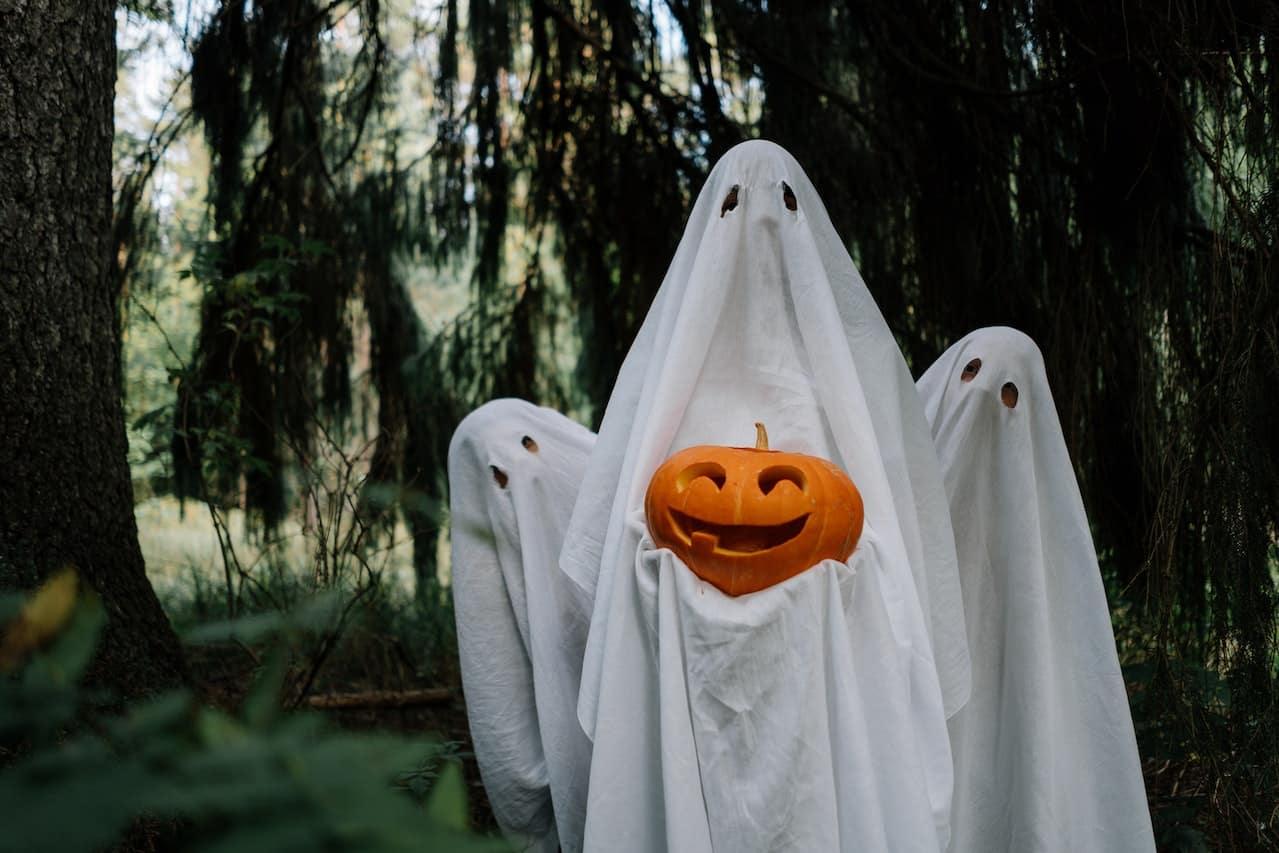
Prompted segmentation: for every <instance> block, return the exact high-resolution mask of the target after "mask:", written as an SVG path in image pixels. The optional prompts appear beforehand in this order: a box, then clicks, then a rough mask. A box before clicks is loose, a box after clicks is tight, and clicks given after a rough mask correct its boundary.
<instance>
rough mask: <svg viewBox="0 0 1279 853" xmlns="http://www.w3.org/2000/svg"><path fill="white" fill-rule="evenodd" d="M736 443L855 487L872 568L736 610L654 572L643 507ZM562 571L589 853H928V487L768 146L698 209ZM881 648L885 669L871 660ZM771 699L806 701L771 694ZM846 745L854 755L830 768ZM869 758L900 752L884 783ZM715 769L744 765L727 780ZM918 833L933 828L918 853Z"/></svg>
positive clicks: (873, 356) (931, 705) (938, 670)
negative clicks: (578, 673)
mask: <svg viewBox="0 0 1279 853" xmlns="http://www.w3.org/2000/svg"><path fill="white" fill-rule="evenodd" d="M734 187H735V188H736V191H735V192H732V191H733V188H734ZM788 188H789V189H790V190H792V191H793V198H794V203H795V207H796V209H794V210H791V209H789V208H790V205H789V204H788V197H787V189H788ZM730 193H731V194H732V197H731V198H730ZM734 202H735V204H734ZM755 421H763V422H764V423H765V424H766V426H767V428H768V431H769V435H770V437H771V439H772V446H773V447H774V448H775V449H778V450H784V451H791V452H803V453H810V454H813V455H817V456H821V457H823V458H826V459H829V460H831V461H833V462H835V464H837V465H839V466H841V467H842V468H844V470H845V471H847V472H848V473H849V475H850V476H851V477H852V478H853V480H854V482H855V483H856V484H857V486H858V488H859V490H860V491H861V493H862V497H863V499H864V501H865V505H866V527H867V530H868V532H873V534H872V536H871V539H870V541H873V549H872V548H871V545H870V544H869V542H868V544H867V545H866V547H865V549H862V548H859V550H858V552H857V553H855V554H854V557H853V559H852V561H850V562H851V563H853V564H856V563H857V561H858V560H862V561H864V562H869V563H870V564H872V566H873V568H872V569H867V568H864V567H863V568H861V569H860V570H858V571H857V572H856V577H855V578H853V577H846V576H845V575H847V573H848V571H849V570H848V568H847V567H843V568H841V567H840V566H839V565H838V564H823V565H822V566H821V567H818V568H817V569H814V570H812V571H810V572H807V573H805V574H803V575H800V576H798V577H796V578H793V579H792V580H791V581H788V582H787V583H786V584H782V585H780V586H778V587H775V588H773V589H769V590H764V591H763V592H761V593H756V594H755V595H752V596H744V597H739V598H736V599H732V598H728V597H725V596H722V595H720V594H719V593H718V591H717V590H715V589H714V588H713V587H710V586H709V585H707V584H705V583H703V582H701V581H698V580H697V579H696V578H693V577H692V576H691V575H690V574H689V573H688V571H687V569H686V568H685V567H684V566H682V565H680V564H679V563H678V560H677V559H676V558H675V557H674V556H673V555H670V554H669V553H668V552H656V553H653V552H651V551H650V548H651V546H649V545H647V544H646V543H645V541H644V538H645V537H644V526H643V524H642V507H643V500H644V492H645V489H646V487H647V485H648V481H649V479H650V477H651V476H652V474H653V471H654V470H655V469H656V468H657V466H658V465H660V464H661V462H662V461H663V460H664V459H665V458H666V457H667V456H669V455H670V454H671V453H673V452H675V451H678V450H680V449H683V448H685V447H689V446H693V445H698V444H719V445H737V446H750V445H751V444H752V443H753V441H752V439H753V433H754V428H753V424H754V422H755ZM561 566H562V567H563V569H564V571H565V572H566V574H567V575H568V576H569V577H570V578H572V579H573V581H575V582H576V583H577V584H578V585H579V586H580V588H581V589H582V590H583V593H584V595H585V597H586V598H587V600H590V599H592V598H593V600H594V605H593V606H594V609H593V615H592V618H591V625H590V634H589V637H588V641H587V646H586V654H585V660H584V664H583V671H582V689H581V696H580V701H579V705H578V713H579V716H580V719H581V721H582V724H583V726H584V728H585V729H586V731H587V732H588V734H590V735H591V736H592V738H593V739H594V758H593V761H592V768H591V786H590V802H589V808H588V824H587V836H586V846H587V849H588V850H638V851H650V850H651V851H658V850H667V849H669V850H680V851H685V850H699V849H705V850H709V849H716V850H725V851H727V850H741V849H773V850H779V849H794V850H805V849H815V848H813V847H811V846H808V845H809V842H810V841H814V840H816V839H820V840H821V841H822V843H826V842H831V843H833V844H834V846H832V847H829V848H824V849H832V850H836V849H857V848H856V845H858V844H863V845H864V844H870V845H871V846H870V847H862V848H860V849H875V848H876V845H875V844H873V843H872V842H871V840H870V839H872V838H873V835H868V834H867V833H873V832H874V831H876V830H875V828H878V830H879V831H882V832H883V833H884V836H883V838H882V839H881V840H886V841H887V842H888V846H889V847H892V848H893V849H936V848H937V846H938V844H939V838H944V836H945V833H946V823H947V816H946V813H947V810H948V808H949V794H950V766H949V765H950V758H949V745H948V743H947V741H946V735H945V726H944V717H945V714H946V713H948V712H949V713H953V712H954V710H955V709H957V708H958V707H959V706H961V705H962V704H963V702H964V700H965V698H966V695H967V690H968V683H969V673H968V658H967V648H966V644H965V639H964V625H963V613H962V607H961V602H960V590H959V584H958V577H957V573H956V564H955V555H954V544H953V539H952V536H951V532H950V523H949V514H948V512H947V508H946V503H945V494H944V491H943V488H942V483H941V477H940V471H939V469H938V467H937V463H936V457H935V455H934V450H933V446H932V442H931V440H930V437H929V434H928V429H927V423H926V421H925V420H924V417H923V412H922V410H921V408H920V404H919V399H918V397H917V395H916V394H915V390H914V387H913V384H912V383H911V380H910V375H909V373H908V371H907V369H906V366H905V363H904V362H903V360H902V358H901V355H900V353H899V351H898V350H897V347H896V345H895V343H894V341H893V338H892V335H891V334H890V333H889V331H888V328H887V326H886V324H885V323H884V320H883V318H882V316H881V315H880V313H879V310H878V309H877V308H876V306H875V304H874V301H873V300H872V299H871V297H870V294H869V292H868V291H867V289H866V286H865V284H864V283H863V282H862V280H861V277H860V276H859V275H858V274H857V271H856V269H855V268H854V266H853V263H852V260H851V259H850V258H849V256H848V253H847V251H846V250H845V249H844V247H843V244H842V243H841V242H840V240H839V238H838V236H837V235H836V234H835V232H834V229H833V228H832V226H831V224H830V220H829V218H828V217H827V215H826V212H825V210H824V208H823V207H822V204H821V201H820V199H819V198H818V197H817V194H816V191H815V190H814V189H813V187H812V185H811V183H810V182H809V181H808V179H807V177H806V176H805V175H804V173H803V171H802V170H801V169H800V167H799V166H798V164H797V163H796V162H795V161H794V159H793V158H792V157H791V156H790V155H789V154H787V153H786V152H785V151H784V150H782V149H781V148H779V147H777V146H776V145H773V144H771V143H767V142H759V141H756V142H748V143H744V144H742V145H739V146H737V147H736V148H734V149H733V150H732V151H730V152H729V153H728V154H727V155H725V157H724V158H723V159H722V160H721V161H720V163H719V164H717V165H716V167H715V169H714V170H713V171H712V173H711V175H710V177H709V179H708V180H707V184H706V186H705V187H704V188H703V190H702V193H701V195H700V196H699V197H698V200H697V203H696V205H695V207H694V209H693V212H692V215H691V216H690V219H689V222H688V226H687V228H686V231H685V234H684V238H683V240H682V241H681V243H680V246H679V249H678V251H677V252H676V255H675V258H674V260H673V262H672V264H671V267H670V270H669V271H668V273H667V276H666V279H665V281H664V282H663V284H662V288H661V290H660V291H659V293H658V295H657V297H656V299H655V301H654V303H653V306H652V308H651V310H650V311H649V314H648V317H647V319H646V320H645V323H644V325H643V327H642V329H641V331H640V334H639V336H638V338H637V340H636V342H635V344H634V345H633V346H632V348H631V351H630V353H629V355H628V356H627V359H626V362H625V364H624V365H623V368H622V372H621V375H620V377H619V379H618V382H617V385H616V387H615V389H614V392H613V395H612V398H611V399H610V401H609V404H608V408H607V410H606V413H605V417H604V423H603V426H602V428H601V432H600V436H599V440H598V442H597V444H596V447H595V451H594V452H593V454H592V456H591V460H590V463H589V465H588V467H587V471H586V475H585V479H584V481H583V484H582V489H581V492H580V494H579V496H578V501H577V505H576V507H575V509H574V512H573V517H572V521H571V522H570V525H569V532H568V534H567V536H566V540H565V547H564V552H563V554H562V556H561ZM841 573H842V574H841ZM822 590H824V591H825V592H821V591H822ZM837 591H838V596H837V598H835V599H830V598H829V596H830V595H833V594H835V592H837ZM894 597H895V598H896V599H897V600H896V601H894V600H893V599H894ZM829 607H835V608H836V609H839V610H840V611H841V613H839V614H837V613H834V612H832V611H831V610H829V609H821V608H829ZM757 611H758V613H757ZM751 614H755V616H752V615H751ZM760 614H765V615H760ZM752 618H759V619H761V620H763V621H764V622H766V623H768V624H769V625H771V626H772V627H771V628H770V629H769V630H770V632H771V637H772V640H771V642H765V641H764V640H763V639H754V640H752V639H750V637H749V636H748V635H749V632H745V631H744V626H746V625H749V624H750V622H749V620H750V619H752ZM742 620H747V621H742ZM890 634H891V638H890ZM763 636H764V634H761V637H763ZM721 643H722V644H724V645H723V647H724V648H734V647H735V648H737V649H738V652H737V653H735V655H736V656H740V657H741V660H740V661H739V662H738V664H737V665H736V667H735V668H734V667H730V666H727V665H725V664H724V662H723V661H722V660H720V659H719V658H716V657H715V656H714V654H713V649H714V647H716V646H717V644H721ZM893 643H901V644H902V646H903V651H902V654H901V655H900V656H892V655H888V656H886V657H885V656H883V655H876V654H873V653H872V651H871V650H876V649H878V650H881V651H882V650H883V649H885V648H887V646H891V645H892V644H893ZM885 644H887V646H886V645H885ZM770 648H771V649H772V650H773V651H772V652H771V653H766V652H767V650H768V649H770ZM866 654H871V655H872V657H874V658H875V660H876V661H877V663H876V664H875V666H871V665H870V662H869V661H865V660H864V659H863V656H864V655H866ZM881 658H882V659H881ZM712 660H720V662H719V663H715V664H714V665H712V664H710V663H708V661H712ZM748 674H750V676H751V678H754V679H756V681H757V683H758V696H759V697H760V698H756V699H753V700H752V701H751V702H750V703H747V704H745V705H742V706H741V707H737V708H736V709H735V710H734V711H733V713H732V714H728V715H727V716H724V712H726V711H727V709H728V708H732V707H733V706H732V705H729V706H727V707H726V708H720V709H719V710H716V706H717V705H718V704H721V703H722V700H721V699H720V698H719V697H720V696H721V695H722V694H723V693H724V692H725V691H727V692H729V693H731V692H732V691H734V690H747V687H748V685H747V683H746V682H745V681H742V679H744V678H746V676H747V675H748ZM787 678H791V679H798V680H799V682H802V684H803V685H804V689H802V690H798V691H796V692H792V691H791V690H789V689H778V688H776V687H775V685H781V684H783V683H785V679H787ZM881 679H882V681H881ZM903 691H905V692H904V693H903ZM765 696H766V697H767V698H766V699H765V698H763V697H765ZM869 720H876V721H880V723H881V724H882V725H884V726H887V727H888V728H887V730H880V729H878V728H875V729H872V727H871V724H870V723H869V722H867V721H869ZM707 721H710V722H707ZM765 732H771V733H773V734H770V735H768V737H770V738H772V737H777V738H781V742H780V743H777V744H772V743H771V742H769V743H767V744H766V743H765V742H764V737H765V735H764V733H765ZM784 735H788V736H784ZM872 735H873V736H872ZM858 739H868V746H867V751H860V750H859V749H857V748H854V747H852V746H849V745H848V744H851V743H857V742H858ZM877 743H883V744H889V743H891V744H894V749H895V750H900V751H899V752H895V753H894V754H895V755H896V758H895V759H892V760H890V759H889V758H887V757H885V756H884V755H882V754H881V753H880V752H878V751H876V750H875V749H871V747H875V746H876V745H877ZM716 744H717V745H716ZM772 748H775V749H778V750H787V749H797V750H806V751H805V752H804V757H803V759H802V760H799V759H793V760H792V758H787V759H786V761H783V764H786V765H787V766H788V767H791V768H793V772H792V771H790V770H787V769H785V768H784V767H781V768H776V769H768V768H765V767H764V766H763V765H762V764H760V765H758V766H751V765H750V757H751V753H758V752H759V751H760V750H761V749H772ZM708 750H712V751H713V754H714V756H719V758H717V759H716V760H714V761H712V760H711V759H712V757H713V755H712V752H708ZM823 750H824V751H825V752H826V758H824V759H821V756H820V755H819V753H822V751H823ZM730 754H731V755H739V759H735V760H740V762H745V763H743V764H739V765H734V764H733V762H732V761H728V763H727V764H726V763H725V762H726V760H727V759H725V758H724V757H725V756H728V755H730ZM832 756H833V757H832ZM819 759H821V760H825V761H828V762H833V763H834V765H835V766H838V767H839V768H840V769H839V772H834V771H830V770H826V771H823V770H821V765H820V762H819ZM787 762H789V764H787ZM720 767H730V768H733V769H732V770H731V772H733V773H745V774H747V775H746V776H743V777H740V778H728V777H727V775H726V773H727V772H728V771H725V770H720V769H717V768H720ZM810 772H812V773H818V774H819V775H818V776H817V779H818V780H819V781H813V780H812V779H810V778H809V777H808V776H803V775H802V774H808V773H810ZM774 774H777V775H774ZM796 774H801V775H796ZM797 802H798V804H797ZM819 802H820V803H823V804H824V805H820V806H819V805H818V803H819ZM770 809H771V810H772V811H769V810H770ZM877 809H878V811H877ZM920 814H924V815H929V814H931V815H932V820H926V821H925V822H924V823H923V824H922V825H923V826H924V827H926V829H927V833H926V836H927V837H926V838H925V837H924V836H921V834H920V826H921V823H920V820H919V815H920ZM757 821H764V822H768V823H769V828H768V832H767V833H765V835H766V836H767V837H763V836H762V835H761V834H760V830H759V828H758V827H757V826H755V822H757ZM777 821H780V823H777ZM805 833H808V835H806V834H805ZM752 839H754V840H752ZM941 843H943V844H944V841H942V842H941ZM758 845H763V846H758ZM878 846H879V847H880V848H882V847H883V846H884V845H882V844H880V845H878Z"/></svg>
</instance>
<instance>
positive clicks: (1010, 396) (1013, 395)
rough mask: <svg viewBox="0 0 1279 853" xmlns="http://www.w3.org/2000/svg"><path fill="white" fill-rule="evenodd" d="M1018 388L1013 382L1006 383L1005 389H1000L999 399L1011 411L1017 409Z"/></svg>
mask: <svg viewBox="0 0 1279 853" xmlns="http://www.w3.org/2000/svg"><path fill="white" fill-rule="evenodd" d="M1018 396H1019V395H1018V394H1017V386H1016V385H1014V384H1013V383H1011V382H1005V383H1004V387H1003V388H1000V389H999V399H1000V401H1002V402H1003V404H1004V405H1005V406H1007V407H1008V408H1010V409H1015V408H1017V398H1018Z"/></svg>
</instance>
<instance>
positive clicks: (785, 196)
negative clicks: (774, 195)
mask: <svg viewBox="0 0 1279 853" xmlns="http://www.w3.org/2000/svg"><path fill="white" fill-rule="evenodd" d="M782 204H784V205H786V209H787V210H799V202H798V201H796V200H795V191H794V190H792V189H791V188H790V184H788V183H786V182H785V181H782Z"/></svg>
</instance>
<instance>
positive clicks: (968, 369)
mask: <svg viewBox="0 0 1279 853" xmlns="http://www.w3.org/2000/svg"><path fill="white" fill-rule="evenodd" d="M979 370H981V359H980V358H974V359H973V360H972V361H970V362H968V363H967V364H965V365H964V372H963V373H961V374H960V375H959V381H960V382H972V381H973V380H974V379H976V378H977V371H979Z"/></svg>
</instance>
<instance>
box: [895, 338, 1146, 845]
mask: <svg viewBox="0 0 1279 853" xmlns="http://www.w3.org/2000/svg"><path fill="white" fill-rule="evenodd" d="M974 360H977V361H974ZM970 365H971V366H970ZM965 368H968V370H967V373H966V372H965ZM974 370H975V374H974ZM1007 383H1012V385H1013V387H1014V388H1015V394H1016V396H1015V398H1014V397H1013V396H1012V395H1011V393H1009V392H1005V391H1004V386H1005V385H1006V384H1007ZM1010 391H1011V389H1010ZM919 393H920V396H921V398H922V399H923V402H924V407H925V410H926V412H927V414H928V418H929V420H930V421H931V423H932V428H933V436H934V438H935V440H936V443H937V451H938V456H939V457H940V460H941V463H942V467H943V469H944V471H945V478H946V491H947V493H948V495H949V499H950V506H951V513H952V520H953V523H954V530H955V539H956V545H957V547H958V552H959V566H960V578H961V583H962V585H963V595H964V612H965V614H966V616H967V623H968V647H969V653H970V655H971V658H972V678H973V687H972V695H971V698H970V699H969V702H968V704H967V705H966V706H965V707H964V708H963V709H962V710H961V711H960V712H959V713H958V714H957V715H955V716H954V717H953V718H952V719H951V721H950V733H951V743H952V747H953V749H954V759H955V798H954V808H953V814H952V829H953V834H952V840H951V849H952V850H954V851H957V853H969V851H974V853H976V851H981V853H986V851H1018V853H1021V851H1026V853H1041V851H1061V853H1065V852H1066V851H1077V850H1116V851H1142V850H1154V839H1153V836H1152V833H1151V825H1150V814H1149V811H1148V807H1147V801H1146V790H1145V786H1144V783H1143V781H1142V775H1141V765H1140V761H1139V759H1138V756H1137V743H1136V739H1135V737H1134V734H1133V725H1132V717H1131V713H1130V711H1129V707H1128V696H1127V692H1126V691H1125V688H1124V682H1123V678H1122V675H1121V673H1120V669H1119V661H1118V657H1117V655H1116V653H1115V641H1114V635H1113V633H1112V630H1111V624H1110V611H1109V609H1108V607H1107V605H1106V595H1105V590H1104V589H1103V586H1102V581H1101V574H1100V571H1099V569H1098V565H1097V555H1096V552H1095V550H1094V549H1093V542H1092V536H1091V534H1090V532H1089V529H1088V520H1087V517H1086V516H1085V514H1084V506H1083V500H1082V499H1081V497H1080V494H1079V487H1078V485H1077V483H1076V480H1075V473H1074V469H1073V468H1072V467H1071V463H1070V457H1069V455H1068V453H1067V450H1066V442H1065V440H1064V438H1063V436H1062V430H1061V424H1060V423H1059V421H1058V419H1057V411H1056V409H1055V407H1054V405H1053V399H1052V394H1051V392H1050V391H1049V388H1048V379H1047V376H1046V374H1045V371H1044V364H1043V358H1042V356H1041V355H1040V353H1039V349H1038V347H1036V346H1035V343H1034V342H1033V341H1032V340H1031V339H1030V338H1028V337H1026V336H1025V335H1024V334H1022V333H1021V332H1018V331H1016V330H1013V329H1007V328H993V329H981V330H978V331H976V332H973V333H972V334H970V335H968V336H967V337H965V338H964V339H962V340H961V341H959V342H958V343H956V344H955V345H954V346H952V347H951V348H950V349H948V350H947V351H946V352H945V353H944V354H942V356H941V358H940V359H938V361H937V363H936V364H934V365H933V366H932V367H930V368H929V369H928V371H927V372H926V373H925V374H924V375H923V377H921V378H920V380H919ZM1006 394H1007V402H1005V400H1004V399H1003V397H1004V396H1005V395H1006ZM1010 403H1013V405H1012V406H1011V407H1010V405H1009V404H1010Z"/></svg>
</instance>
